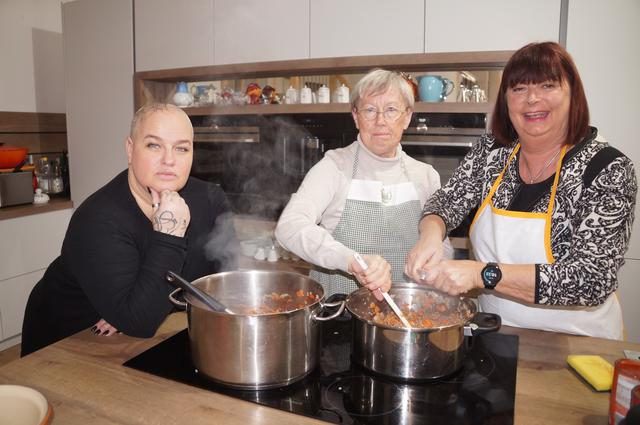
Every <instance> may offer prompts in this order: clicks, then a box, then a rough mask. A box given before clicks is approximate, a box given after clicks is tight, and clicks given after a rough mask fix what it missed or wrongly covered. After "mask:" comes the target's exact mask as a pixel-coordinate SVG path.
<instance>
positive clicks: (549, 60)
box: [491, 42, 589, 146]
mask: <svg viewBox="0 0 640 425" xmlns="http://www.w3.org/2000/svg"><path fill="white" fill-rule="evenodd" d="M544 81H557V82H560V83H562V82H565V81H566V82H567V85H568V86H569V88H570V89H571V102H570V106H569V123H568V132H567V140H565V142H564V143H566V144H568V145H575V144H577V143H579V142H580V141H581V140H582V139H583V137H584V136H585V135H586V134H587V131H588V129H589V105H588V104H587V97H586V96H585V94H584V87H583V86H582V80H581V79H580V75H579V74H578V70H577V68H576V65H575V63H573V59H571V56H570V55H569V53H568V52H567V51H566V50H565V49H564V48H563V47H562V46H560V45H559V44H558V43H554V42H544V43H531V44H527V45H526V46H524V47H522V48H520V50H518V51H516V52H515V53H514V54H513V56H511V58H510V59H509V61H508V62H507V65H506V66H505V67H504V71H503V72H502V81H500V90H499V91H498V98H497V99H496V105H495V108H494V110H493V116H492V118H491V131H492V132H493V135H494V137H495V139H496V141H497V142H498V143H499V144H501V145H505V146H506V145H509V144H511V143H513V141H515V140H516V139H517V138H518V134H517V133H516V130H515V128H513V123H512V122H511V119H510V118H509V108H508V107H507V96H506V94H507V90H508V89H510V88H513V87H515V86H516V85H518V84H537V83H542V82H544Z"/></svg>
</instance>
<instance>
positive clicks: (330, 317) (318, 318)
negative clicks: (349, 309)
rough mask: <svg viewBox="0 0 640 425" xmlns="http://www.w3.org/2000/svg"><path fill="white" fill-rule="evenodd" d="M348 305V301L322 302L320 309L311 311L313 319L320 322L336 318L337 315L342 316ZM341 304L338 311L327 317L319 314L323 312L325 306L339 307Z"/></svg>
mask: <svg viewBox="0 0 640 425" xmlns="http://www.w3.org/2000/svg"><path fill="white" fill-rule="evenodd" d="M346 305H347V302H346V301H336V302H333V303H325V304H322V303H320V309H319V310H317V311H314V312H313V313H311V318H312V319H313V320H317V321H319V322H326V321H327V320H331V319H335V318H336V317H338V316H340V315H341V314H342V312H343V311H344V307H345V306H346ZM337 306H340V308H338V311H336V312H335V313H333V314H331V315H329V316H327V317H320V316H318V314H319V313H321V312H322V311H324V308H325V307H337Z"/></svg>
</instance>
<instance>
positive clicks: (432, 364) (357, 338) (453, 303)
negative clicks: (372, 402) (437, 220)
mask: <svg viewBox="0 0 640 425" xmlns="http://www.w3.org/2000/svg"><path fill="white" fill-rule="evenodd" d="M389 293H390V294H391V296H392V298H393V299H394V300H395V301H396V303H397V304H398V305H399V306H400V307H401V308H402V306H403V305H413V306H416V305H417V304H420V303H421V302H422V301H423V300H424V297H425V296H428V297H432V299H435V300H436V302H437V303H442V304H444V305H446V308H447V312H454V311H455V312H457V313H458V314H459V317H460V321H459V323H455V324H450V325H447V326H440V327H432V328H411V329H406V328H395V327H388V326H383V325H380V324H377V323H374V322H373V316H374V313H373V312H372V310H371V304H372V303H373V304H375V305H377V306H378V307H379V308H380V309H381V310H382V311H387V310H388V312H389V314H393V312H391V309H390V308H389V307H388V306H387V304H386V303H385V302H384V301H378V300H376V299H375V297H374V296H373V295H372V294H371V292H370V291H369V290H368V289H367V288H360V289H358V290H357V291H354V292H353V293H351V294H350V295H349V296H348V297H347V309H348V310H349V311H350V312H351V314H352V315H353V319H352V321H353V336H352V338H353V343H352V355H353V359H354V361H356V362H357V363H359V364H360V365H362V366H364V367H365V368H367V369H370V370H372V371H374V372H377V373H380V374H383V375H387V376H391V377H396V378H401V379H435V378H440V377H443V376H447V375H450V374H452V373H455V372H456V371H458V370H459V369H460V368H461V367H462V364H463V360H464V356H465V354H466V349H467V344H466V342H465V341H466V340H465V335H466V336H471V335H479V334H481V333H485V332H491V331H496V330H498V329H500V323H501V320H500V316H498V315H496V314H490V313H478V312H477V308H476V305H475V303H474V302H473V301H471V300H470V299H467V298H459V297H451V296H449V295H446V294H443V293H440V292H437V291H433V290H431V289H429V288H427V287H425V286H422V285H405V286H401V285H394V286H393V287H392V289H391V291H390V292H389ZM418 307H419V306H418Z"/></svg>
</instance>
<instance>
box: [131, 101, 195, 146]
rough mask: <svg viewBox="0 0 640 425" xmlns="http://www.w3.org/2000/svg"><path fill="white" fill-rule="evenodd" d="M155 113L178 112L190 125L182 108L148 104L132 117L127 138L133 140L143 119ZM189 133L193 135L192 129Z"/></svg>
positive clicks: (170, 105) (164, 104) (163, 104)
mask: <svg viewBox="0 0 640 425" xmlns="http://www.w3.org/2000/svg"><path fill="white" fill-rule="evenodd" d="M156 112H178V113H179V114H182V115H184V116H185V118H187V120H188V121H189V123H191V120H190V119H189V116H188V115H187V114H186V113H185V112H184V111H183V110H182V108H179V107H178V106H176V105H173V104H171V103H148V104H146V105H144V106H143V107H141V108H140V109H138V110H137V111H136V113H135V114H134V115H133V119H132V120H131V127H130V128H129V137H131V138H133V136H134V134H135V133H136V131H137V130H138V127H140V124H141V123H142V121H144V119H145V118H146V117H148V116H149V115H151V114H154V113H156ZM191 132H192V133H193V128H192V129H191Z"/></svg>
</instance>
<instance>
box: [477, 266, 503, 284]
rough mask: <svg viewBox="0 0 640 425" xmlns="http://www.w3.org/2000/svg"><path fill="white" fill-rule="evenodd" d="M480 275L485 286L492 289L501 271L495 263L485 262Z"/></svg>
mask: <svg viewBox="0 0 640 425" xmlns="http://www.w3.org/2000/svg"><path fill="white" fill-rule="evenodd" d="M480 277H481V278H482V283H484V287H485V288H487V289H493V288H495V287H496V285H497V284H498V282H500V279H502V271H500V267H498V264H497V263H487V265H486V266H484V268H483V269H482V272H480Z"/></svg>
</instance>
